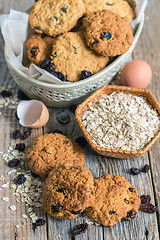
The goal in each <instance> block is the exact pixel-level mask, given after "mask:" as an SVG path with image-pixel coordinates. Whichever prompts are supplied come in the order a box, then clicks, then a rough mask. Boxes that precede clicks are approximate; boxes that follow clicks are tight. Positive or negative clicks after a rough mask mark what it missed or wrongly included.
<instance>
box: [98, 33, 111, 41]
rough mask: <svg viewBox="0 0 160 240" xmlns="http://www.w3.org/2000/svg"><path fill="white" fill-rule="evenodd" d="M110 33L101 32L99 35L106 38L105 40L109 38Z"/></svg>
mask: <svg viewBox="0 0 160 240" xmlns="http://www.w3.org/2000/svg"><path fill="white" fill-rule="evenodd" d="M111 37H112V34H111V33H109V32H103V33H102V34H101V36H100V38H101V39H103V38H106V39H107V40H109V39H111Z"/></svg>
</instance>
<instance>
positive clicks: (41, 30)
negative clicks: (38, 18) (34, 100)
mask: <svg viewBox="0 0 160 240" xmlns="http://www.w3.org/2000/svg"><path fill="white" fill-rule="evenodd" d="M34 29H36V30H38V31H40V32H43V29H42V28H41V27H38V26H37V27H34Z"/></svg>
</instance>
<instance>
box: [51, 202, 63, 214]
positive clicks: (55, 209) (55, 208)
mask: <svg viewBox="0 0 160 240" xmlns="http://www.w3.org/2000/svg"><path fill="white" fill-rule="evenodd" d="M62 209H63V207H62V205H61V204H59V203H57V204H55V205H52V206H51V212H52V213H59V212H60V211H62Z"/></svg>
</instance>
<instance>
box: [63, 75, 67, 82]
mask: <svg viewBox="0 0 160 240" xmlns="http://www.w3.org/2000/svg"><path fill="white" fill-rule="evenodd" d="M63 82H68V80H67V74H66V75H65V76H64V78H63Z"/></svg>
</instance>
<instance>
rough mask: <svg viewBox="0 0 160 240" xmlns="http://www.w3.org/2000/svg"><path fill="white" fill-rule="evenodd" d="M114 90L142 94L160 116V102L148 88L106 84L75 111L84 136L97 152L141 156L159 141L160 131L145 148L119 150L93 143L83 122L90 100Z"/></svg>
mask: <svg viewBox="0 0 160 240" xmlns="http://www.w3.org/2000/svg"><path fill="white" fill-rule="evenodd" d="M112 92H116V93H118V92H123V93H126V94H133V95H136V96H142V97H144V98H145V99H146V100H147V101H148V103H149V104H150V105H151V106H152V108H153V109H155V110H157V112H158V115H159V117H160V104H159V103H158V102H157V100H156V99H155V97H154V96H153V95H152V93H151V92H150V91H149V90H147V89H139V88H131V87H123V86H104V87H102V88H100V89H99V90H98V91H96V92H95V93H93V94H92V95H91V96H90V97H89V98H87V99H86V100H85V101H84V102H83V103H81V104H80V105H79V106H78V107H77V109H76V112H75V116H76V120H77V122H78V124H79V126H80V128H81V130H82V132H83V134H84V137H85V138H86V139H87V141H88V143H89V145H90V146H91V148H93V149H94V150H95V151H96V152H98V153H99V154H101V155H104V156H109V157H114V158H120V159H122V158H135V157H140V156H142V155H143V154H144V153H146V152H147V151H148V150H149V149H150V148H151V146H152V145H153V144H154V143H155V142H156V141H157V139H158V138H159V137H160V131H159V132H158V133H157V134H156V135H155V136H154V138H153V139H152V140H151V141H150V142H149V143H148V144H147V145H146V146H145V147H144V148H143V149H140V150H137V151H127V150H118V149H110V148H102V147H99V146H97V145H96V144H94V143H93V141H92V139H91V137H90V135H89V133H88V132H87V131H86V129H85V127H84V125H83V123H82V119H81V116H82V112H83V111H84V109H85V108H86V107H87V105H88V104H89V103H90V102H94V101H95V100H97V99H98V98H99V97H100V96H102V95H103V94H108V95H109V94H111V93H112Z"/></svg>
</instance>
